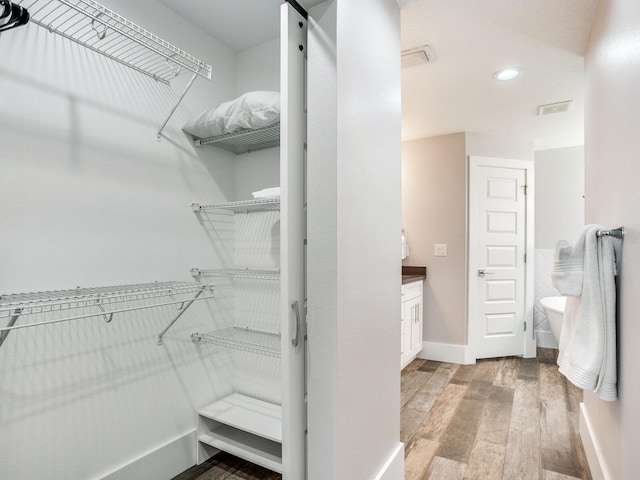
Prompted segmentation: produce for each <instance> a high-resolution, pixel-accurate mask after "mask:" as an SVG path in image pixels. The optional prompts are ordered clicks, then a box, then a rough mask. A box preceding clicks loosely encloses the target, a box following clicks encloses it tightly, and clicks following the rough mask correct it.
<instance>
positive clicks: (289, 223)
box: [280, 3, 307, 480]
mask: <svg viewBox="0 0 640 480" xmlns="http://www.w3.org/2000/svg"><path fill="white" fill-rule="evenodd" d="M280 18H281V23H280V97H281V99H282V105H281V109H280V110H281V112H280V189H281V191H280V195H281V205H280V235H281V237H280V238H281V252H282V253H281V284H282V285H281V297H280V298H281V300H280V301H281V312H282V357H281V361H282V476H283V480H303V479H304V478H306V450H305V444H306V442H305V431H306V425H307V411H306V404H305V399H304V397H305V384H304V379H305V362H304V359H305V270H304V239H305V237H306V214H305V209H304V202H305V199H304V191H305V190H304V185H305V178H304V175H305V170H304V155H305V144H306V140H307V133H306V132H307V121H306V114H305V92H306V88H305V81H306V79H305V73H304V72H305V62H306V59H305V56H306V51H307V21H306V19H304V18H303V17H302V16H301V15H300V14H299V13H298V12H296V11H295V10H294V9H293V7H291V5H290V4H288V3H284V4H282V6H281V16H280Z"/></svg>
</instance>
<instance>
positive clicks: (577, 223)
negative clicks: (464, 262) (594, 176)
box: [533, 146, 584, 348]
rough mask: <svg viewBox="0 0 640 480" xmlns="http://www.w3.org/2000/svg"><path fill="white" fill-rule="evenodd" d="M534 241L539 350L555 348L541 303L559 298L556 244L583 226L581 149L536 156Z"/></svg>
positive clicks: (535, 302) (572, 148) (582, 157)
mask: <svg viewBox="0 0 640 480" xmlns="http://www.w3.org/2000/svg"><path fill="white" fill-rule="evenodd" d="M535 166H536V204H535V211H536V214H535V216H536V224H535V229H536V240H535V257H534V268H535V293H534V297H535V301H534V307H533V323H534V328H535V332H536V338H537V342H538V346H540V347H547V348H557V346H558V345H557V342H556V340H555V337H554V336H553V334H552V333H551V327H550V325H549V322H548V321H547V318H546V316H545V314H544V309H543V308H542V305H541V304H540V299H541V298H544V297H549V296H555V295H559V293H558V291H557V290H556V289H555V287H554V286H553V284H552V283H551V271H552V269H553V256H554V250H555V245H556V242H557V241H558V240H570V239H571V238H573V236H574V235H575V234H576V232H577V231H578V230H579V229H580V228H581V227H582V226H583V225H584V147H583V146H578V147H567V148H554V149H550V150H539V151H537V152H536V153H535Z"/></svg>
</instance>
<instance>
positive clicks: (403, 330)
mask: <svg viewBox="0 0 640 480" xmlns="http://www.w3.org/2000/svg"><path fill="white" fill-rule="evenodd" d="M406 324H407V323H406V321H405V315H404V293H403V294H402V295H400V368H402V367H404V363H405V362H404V360H405V357H406V356H407V355H406V354H407V350H406V349H405V346H404V341H405V337H406V335H405V333H406V331H407V327H406Z"/></svg>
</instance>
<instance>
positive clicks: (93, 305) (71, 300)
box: [0, 282, 213, 346]
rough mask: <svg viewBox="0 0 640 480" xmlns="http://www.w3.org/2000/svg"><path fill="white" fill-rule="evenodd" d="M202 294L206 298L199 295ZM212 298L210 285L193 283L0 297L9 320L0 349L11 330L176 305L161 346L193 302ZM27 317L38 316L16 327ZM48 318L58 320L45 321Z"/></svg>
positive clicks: (0, 309)
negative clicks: (18, 322)
mask: <svg viewBox="0 0 640 480" xmlns="http://www.w3.org/2000/svg"><path fill="white" fill-rule="evenodd" d="M205 292H206V293H208V295H205V296H201V295H202V294H203V293H205ZM212 296H213V286H212V285H209V284H198V283H192V282H154V283H143V284H135V285H119V286H112V287H97V288H75V289H69V290H55V291H49V292H32V293H17V294H11V295H1V296H0V320H2V319H8V320H7V323H6V326H4V327H0V346H2V344H3V343H4V341H5V340H6V338H7V336H8V335H9V332H10V331H11V330H16V329H19V328H28V327H35V326H39V325H47V324H51V323H60V322H68V321H71V320H80V319H84V318H91V317H103V318H104V320H105V321H106V322H107V323H109V322H111V320H112V319H113V316H114V314H116V313H124V312H130V311H134V310H143V309H148V308H154V307H161V306H166V305H178V313H177V314H176V316H175V317H174V319H173V320H172V321H171V323H170V324H169V325H168V326H167V327H166V328H165V329H164V330H163V331H162V333H160V335H159V336H158V345H161V344H162V337H163V335H164V334H165V333H166V332H167V330H168V329H169V328H171V326H172V325H173V324H174V323H175V322H176V321H177V320H178V318H180V316H182V314H183V313H184V312H185V311H186V310H187V309H188V308H189V307H190V306H191V304H192V303H193V302H195V301H196V300H206V299H208V298H211V297H212ZM142 301H144V302H145V303H143V304H140V303H138V304H136V305H131V303H130V302H142ZM125 304H126V305H125ZM78 309H82V313H79V314H76V315H69V316H64V315H63V316H61V312H65V311H73V310H78ZM29 315H37V316H38V317H36V319H35V320H33V321H31V322H28V323H21V324H17V320H18V318H20V317H26V316H29ZM51 316H54V317H59V318H47V317H51ZM41 317H42V318H41Z"/></svg>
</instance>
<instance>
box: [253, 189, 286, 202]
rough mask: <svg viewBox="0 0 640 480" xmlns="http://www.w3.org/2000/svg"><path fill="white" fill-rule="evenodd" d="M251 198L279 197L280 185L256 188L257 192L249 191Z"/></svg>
mask: <svg viewBox="0 0 640 480" xmlns="http://www.w3.org/2000/svg"><path fill="white" fill-rule="evenodd" d="M251 195H253V198H256V199H258V198H278V197H280V187H271V188H264V189H262V190H258V191H257V192H251Z"/></svg>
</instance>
